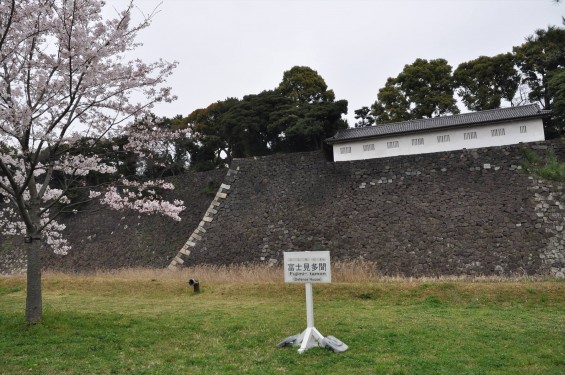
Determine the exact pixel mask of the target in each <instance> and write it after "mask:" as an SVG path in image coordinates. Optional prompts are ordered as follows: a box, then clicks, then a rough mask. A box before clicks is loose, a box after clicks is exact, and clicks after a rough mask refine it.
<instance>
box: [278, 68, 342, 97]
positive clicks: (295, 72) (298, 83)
mask: <svg viewBox="0 0 565 375" xmlns="http://www.w3.org/2000/svg"><path fill="white" fill-rule="evenodd" d="M277 91H279V92H280V93H281V94H283V95H284V96H286V97H288V98H290V99H292V100H293V101H295V102H298V103H316V102H332V101H334V100H335V95H334V92H333V90H328V85H326V81H324V79H323V78H322V76H320V75H319V74H318V72H317V71H315V70H314V69H312V68H309V67H307V66H294V67H292V69H290V70H287V71H286V72H284V74H283V79H282V82H281V83H280V84H279V86H278V88H277Z"/></svg>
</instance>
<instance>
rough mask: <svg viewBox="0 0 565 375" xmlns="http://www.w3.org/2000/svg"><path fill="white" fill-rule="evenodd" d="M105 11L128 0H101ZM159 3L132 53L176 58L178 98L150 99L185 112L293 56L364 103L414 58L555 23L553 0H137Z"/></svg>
mask: <svg viewBox="0 0 565 375" xmlns="http://www.w3.org/2000/svg"><path fill="white" fill-rule="evenodd" d="M106 2H107V7H106V8H107V9H106V14H112V12H113V10H112V9H113V8H115V9H123V8H124V7H125V6H126V5H127V3H128V2H129V0H106ZM160 3H161V5H160V6H159V10H160V11H159V13H158V14H157V15H156V16H155V17H154V21H153V24H152V25H151V27H150V28H148V29H147V30H145V31H144V32H143V33H142V34H140V39H139V41H140V42H142V43H143V44H144V45H143V46H142V47H140V48H139V49H138V50H137V51H136V54H137V56H140V57H142V58H143V59H144V60H146V61H148V62H149V61H153V60H155V59H157V58H160V57H161V58H163V59H165V60H168V61H173V60H176V61H178V62H179V67H178V68H177V70H176V71H175V73H174V75H173V76H172V78H171V79H170V81H169V84H170V86H172V87H173V91H174V93H175V94H176V95H177V96H178V100H177V101H176V102H174V103H172V104H163V105H160V106H159V107H157V108H156V109H155V112H156V114H158V115H160V116H167V117H172V116H174V115H176V114H181V115H183V116H186V115H188V114H189V113H191V112H192V111H193V110H195V109H197V108H203V107H207V106H208V105H209V104H211V103H213V102H216V101H218V100H223V99H225V98H227V97H237V98H242V97H243V96H244V95H247V94H257V93H259V92H261V91H263V90H269V89H273V88H275V87H276V86H278V84H279V83H280V81H281V79H282V75H283V73H284V71H286V70H289V69H290V68H292V67H293V66H295V65H304V66H309V67H310V68H312V69H314V70H316V71H318V73H319V74H320V75H321V76H322V77H323V78H324V79H325V81H326V83H327V84H328V87H329V88H330V89H333V90H334V92H335V95H336V99H346V100H348V101H349V113H348V116H347V118H348V120H349V125H350V126H353V124H354V122H355V120H354V118H353V111H354V110H356V109H358V108H360V107H362V106H369V107H370V106H371V104H372V103H373V102H374V101H375V100H376V99H377V93H378V90H379V88H381V87H383V86H384V84H385V81H386V79H387V78H388V77H391V76H397V75H398V73H400V72H401V71H402V69H403V67H404V65H405V64H410V63H412V62H414V60H415V59H417V58H424V59H436V58H444V59H446V60H447V61H448V62H449V63H450V65H451V66H452V67H453V68H454V69H455V68H456V67H457V65H459V64H460V63H461V62H464V61H469V60H472V59H475V58H477V57H479V56H481V55H486V56H493V55H496V54H499V53H504V52H510V51H511V50H512V47H513V46H516V45H519V44H522V43H523V42H524V38H525V37H526V36H528V35H530V34H532V33H533V32H534V30H536V29H539V28H547V26H548V25H557V26H562V17H563V16H565V2H563V1H562V2H561V3H560V4H556V3H555V2H553V1H552V0H245V1H244V0H206V1H203V0H163V1H160V0H136V1H135V4H136V5H137V7H138V8H139V10H138V11H136V12H140V11H143V12H145V13H148V12H150V11H151V10H152V9H154V8H155V7H156V6H158V5H159V4H160Z"/></svg>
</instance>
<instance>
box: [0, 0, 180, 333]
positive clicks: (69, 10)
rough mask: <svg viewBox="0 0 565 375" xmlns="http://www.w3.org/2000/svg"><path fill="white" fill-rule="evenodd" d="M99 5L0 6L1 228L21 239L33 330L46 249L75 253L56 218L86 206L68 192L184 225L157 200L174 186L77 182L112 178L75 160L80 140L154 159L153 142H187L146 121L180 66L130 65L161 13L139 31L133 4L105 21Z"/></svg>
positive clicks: (95, 162)
mask: <svg viewBox="0 0 565 375" xmlns="http://www.w3.org/2000/svg"><path fill="white" fill-rule="evenodd" d="M103 6H104V2H101V1H99V0H0V230H1V231H2V233H3V234H4V235H19V236H22V238H23V239H24V243H25V248H26V253H27V296H26V319H27V321H28V322H29V323H31V324H33V323H37V322H39V321H41V319H42V295H41V251H45V250H46V249H47V250H50V251H55V252H56V253H60V254H64V253H66V252H67V251H69V250H70V246H69V243H68V242H67V240H66V239H65V238H64V237H63V235H62V231H63V229H64V225H63V224H61V223H60V222H58V221H57V218H58V217H59V216H60V215H61V214H62V213H68V212H73V211H74V210H76V208H77V207H78V205H77V204H78V203H83V202H72V201H71V200H70V199H69V195H70V193H71V190H72V189H83V190H84V192H83V194H82V196H84V197H86V198H85V199H86V200H95V199H97V200H99V201H100V202H101V203H102V204H105V205H108V206H109V207H111V208H113V209H117V210H122V209H132V210H136V211H139V212H144V213H147V214H162V215H166V216H169V217H171V218H172V219H174V220H180V217H179V213H180V212H181V211H182V210H183V209H184V207H183V206H182V202H181V201H173V202H168V201H165V200H163V199H162V197H161V196H160V195H159V191H163V189H172V188H173V186H172V185H171V184H168V183H165V182H164V181H143V182H141V181H136V180H135V179H133V180H127V179H125V178H122V179H120V180H118V181H117V182H116V183H114V184H109V185H104V186H97V187H88V186H82V185H81V184H80V183H77V181H79V182H80V181H81V178H83V177H84V176H86V175H87V174H89V173H91V172H98V173H115V172H116V165H112V164H108V163H105V162H103V161H102V160H101V159H100V158H99V157H97V156H88V155H89V154H88V153H85V154H77V153H76V152H72V151H73V147H74V146H75V145H76V144H77V141H78V140H80V139H81V138H83V137H88V139H89V140H90V143H91V144H92V146H93V147H94V146H95V144H96V142H98V141H101V140H103V139H104V138H105V137H116V136H124V135H125V136H127V138H128V141H129V143H128V144H127V147H128V148H129V150H130V151H131V150H133V151H135V152H139V153H148V152H150V151H151V150H152V149H154V148H155V144H156V143H158V142H159V139H156V137H167V136H168V137H181V136H183V135H182V134H178V133H177V134H173V133H170V134H163V133H162V132H158V131H155V127H154V124H153V121H154V116H152V115H150V110H151V108H152V105H153V104H154V103H155V102H158V101H165V102H168V101H171V100H174V99H175V97H174V96H173V95H172V94H171V92H170V89H169V88H167V87H164V86H163V84H164V83H165V80H166V78H167V77H168V76H170V74H171V73H172V71H173V69H174V68H175V66H176V63H169V62H165V61H162V60H160V61H157V62H154V63H150V64H147V63H144V62H142V61H140V60H129V59H128V58H127V55H128V52H129V51H132V50H133V49H135V48H136V47H138V46H139V45H140V44H139V43H137V42H136V36H137V35H138V33H139V32H140V31H141V30H143V29H145V28H146V27H148V26H149V24H150V22H151V19H152V17H153V16H154V14H155V12H153V13H151V14H148V15H143V18H142V20H141V22H140V23H139V24H134V23H133V21H132V20H131V19H132V12H133V11H134V9H135V8H134V6H133V3H130V4H129V5H128V6H127V7H126V8H125V9H124V10H123V11H117V10H116V15H115V16H114V18H112V19H103V17H102V16H101V11H102V7H103ZM139 98H143V99H139ZM130 124H134V125H130ZM76 149H77V148H75V150H76ZM81 150H84V144H82V145H81ZM54 174H57V175H61V174H63V175H64V176H65V183H64V184H63V186H62V187H61V186H60V184H59V185H57V188H55V187H54V185H53V184H52V182H53V176H54Z"/></svg>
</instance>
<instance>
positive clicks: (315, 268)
mask: <svg viewBox="0 0 565 375" xmlns="http://www.w3.org/2000/svg"><path fill="white" fill-rule="evenodd" d="M284 281H285V282H286V283H331V282H332V268H331V264H330V252H329V251H303V252H285V253H284Z"/></svg>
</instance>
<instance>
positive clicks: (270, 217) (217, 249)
mask: <svg viewBox="0 0 565 375" xmlns="http://www.w3.org/2000/svg"><path fill="white" fill-rule="evenodd" d="M524 147H526V148H533V150H534V151H535V152H538V153H544V152H545V151H544V149H546V148H548V147H556V148H557V152H558V153H562V150H561V145H560V144H559V145H557V146H555V145H554V144H551V143H538V144H534V145H532V144H530V145H517V146H505V147H496V148H486V149H477V150H463V151H453V152H448V153H436V154H426V155H411V156H402V157H394V158H386V159H372V160H364V161H353V162H341V163H331V162H328V161H326V160H324V158H323V156H322V154H320V153H299V154H286V155H275V156H269V157H261V158H252V159H240V160H235V161H234V162H233V164H232V166H231V169H230V173H229V174H228V176H227V177H226V179H225V180H224V184H225V186H228V187H229V191H226V193H227V195H226V198H225V199H223V200H222V201H221V202H219V205H218V206H217V207H216V208H215V214H214V215H213V217H212V216H209V217H208V220H207V221H206V222H203V223H202V222H201V225H202V229H204V231H205V233H201V235H200V236H199V238H198V241H191V245H190V255H188V256H187V255H186V254H183V253H179V254H178V256H179V258H180V259H181V261H182V263H183V264H185V265H192V264H199V263H216V264H229V263H244V262H265V263H279V262H281V261H282V253H283V252H284V251H304V250H330V251H331V253H332V257H333V258H334V259H367V260H371V261H375V262H376V263H377V265H378V269H379V271H380V272H381V273H383V274H386V275H407V276H420V275H428V276H437V275H462V274H472V275H474V274H480V275H534V274H535V275H545V274H552V275H555V276H563V273H564V272H565V262H564V254H565V252H564V250H563V249H564V245H565V231H563V214H564V211H563V204H562V203H561V202H562V199H563V198H565V196H564V195H565V191H564V190H563V187H562V186H561V185H560V184H551V183H546V182H543V181H541V180H538V179H537V178H534V177H532V176H529V175H527V174H526V173H524V171H523V170H522V167H521V163H522V161H523V159H524V151H523V150H522V149H523V148H524ZM185 247H186V246H185ZM176 263H181V262H174V264H172V265H173V266H174V265H175V264H176Z"/></svg>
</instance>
